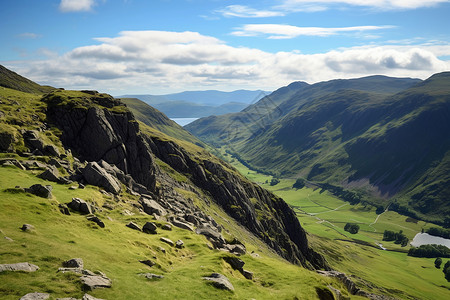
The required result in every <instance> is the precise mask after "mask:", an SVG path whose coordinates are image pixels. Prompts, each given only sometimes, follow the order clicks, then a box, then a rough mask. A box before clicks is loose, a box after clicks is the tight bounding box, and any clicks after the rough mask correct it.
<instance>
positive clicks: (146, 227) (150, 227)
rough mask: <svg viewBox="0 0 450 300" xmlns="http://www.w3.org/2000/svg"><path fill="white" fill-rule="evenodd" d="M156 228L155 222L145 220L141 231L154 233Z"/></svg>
mask: <svg viewBox="0 0 450 300" xmlns="http://www.w3.org/2000/svg"><path fill="white" fill-rule="evenodd" d="M156 229H157V227H156V225H155V223H152V222H147V223H145V225H144V226H143V227H142V231H143V232H145V233H152V234H155V233H156Z"/></svg>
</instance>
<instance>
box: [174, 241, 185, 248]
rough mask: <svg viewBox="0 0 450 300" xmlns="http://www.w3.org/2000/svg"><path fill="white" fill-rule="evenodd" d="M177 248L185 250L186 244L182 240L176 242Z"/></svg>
mask: <svg viewBox="0 0 450 300" xmlns="http://www.w3.org/2000/svg"><path fill="white" fill-rule="evenodd" d="M175 247H177V248H178V249H183V248H184V242H183V241H182V240H178V241H176V243H175Z"/></svg>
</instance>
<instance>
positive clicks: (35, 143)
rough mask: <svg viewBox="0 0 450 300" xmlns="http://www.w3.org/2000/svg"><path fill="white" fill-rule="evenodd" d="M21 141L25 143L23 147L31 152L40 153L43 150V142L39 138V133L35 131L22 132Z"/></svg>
mask: <svg viewBox="0 0 450 300" xmlns="http://www.w3.org/2000/svg"><path fill="white" fill-rule="evenodd" d="M23 139H24V141H25V145H26V146H27V147H28V148H29V149H30V150H31V151H33V150H39V151H42V150H43V149H44V142H43V141H42V139H41V138H40V136H39V133H38V132H37V131H36V130H28V131H26V132H24V134H23Z"/></svg>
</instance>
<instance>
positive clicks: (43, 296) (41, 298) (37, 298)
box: [20, 293, 50, 300]
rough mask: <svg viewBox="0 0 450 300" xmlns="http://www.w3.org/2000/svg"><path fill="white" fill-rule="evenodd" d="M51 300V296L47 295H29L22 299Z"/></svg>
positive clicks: (21, 299)
mask: <svg viewBox="0 0 450 300" xmlns="http://www.w3.org/2000/svg"><path fill="white" fill-rule="evenodd" d="M48 298H50V294H46V293H29V294H26V295H25V296H23V297H22V298H20V300H45V299H48Z"/></svg>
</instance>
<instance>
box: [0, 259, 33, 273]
mask: <svg viewBox="0 0 450 300" xmlns="http://www.w3.org/2000/svg"><path fill="white" fill-rule="evenodd" d="M37 270H39V267H38V266H36V265H33V264H30V263H28V262H24V263H16V264H2V265H0V273H1V272H5V271H12V272H17V271H22V272H35V271H37Z"/></svg>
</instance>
